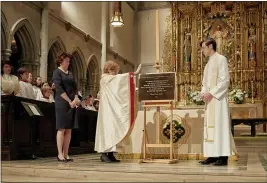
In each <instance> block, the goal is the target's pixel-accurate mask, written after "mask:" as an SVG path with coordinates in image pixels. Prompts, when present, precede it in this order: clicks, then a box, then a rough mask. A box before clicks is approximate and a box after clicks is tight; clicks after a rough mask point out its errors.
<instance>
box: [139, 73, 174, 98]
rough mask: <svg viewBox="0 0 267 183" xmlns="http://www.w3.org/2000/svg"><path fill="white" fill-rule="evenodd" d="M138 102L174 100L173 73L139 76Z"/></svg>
mask: <svg viewBox="0 0 267 183" xmlns="http://www.w3.org/2000/svg"><path fill="white" fill-rule="evenodd" d="M138 88H139V101H143V100H174V99H175V73H174V72H169V73H155V74H154V73H153V74H140V75H139V87H138Z"/></svg>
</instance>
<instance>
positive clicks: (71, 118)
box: [52, 53, 79, 162]
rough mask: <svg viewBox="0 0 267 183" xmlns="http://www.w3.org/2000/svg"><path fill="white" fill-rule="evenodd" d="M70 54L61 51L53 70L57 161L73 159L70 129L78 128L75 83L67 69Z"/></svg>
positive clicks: (77, 100)
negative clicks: (69, 153) (71, 157)
mask: <svg viewBox="0 0 267 183" xmlns="http://www.w3.org/2000/svg"><path fill="white" fill-rule="evenodd" d="M71 57H72V56H71V55H69V54H67V53H62V54H61V55H60V56H59V57H58V59H57V65H58V68H57V69H56V70H54V72H53V78H52V80H53V83H55V85H56V95H55V109H56V129H57V149H58V156H57V159H58V161H64V162H67V161H73V159H70V158H69V156H68V152H69V145H70V139H71V130H72V129H74V128H78V121H77V118H76V106H78V105H79V99H78V90H77V84H76V82H75V81H74V77H73V75H72V73H70V72H69V71H68V68H69V65H70V60H71ZM62 150H63V151H62Z"/></svg>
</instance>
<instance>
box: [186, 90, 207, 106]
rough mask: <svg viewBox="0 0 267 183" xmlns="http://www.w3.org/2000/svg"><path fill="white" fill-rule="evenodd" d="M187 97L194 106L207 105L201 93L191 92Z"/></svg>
mask: <svg viewBox="0 0 267 183" xmlns="http://www.w3.org/2000/svg"><path fill="white" fill-rule="evenodd" d="M187 97H188V99H189V100H190V101H191V102H192V103H194V104H197V105H204V104H205V102H204V101H203V99H202V97H201V95H200V92H199V91H194V92H192V91H189V92H188V94H187Z"/></svg>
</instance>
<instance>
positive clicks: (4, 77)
mask: <svg viewBox="0 0 267 183" xmlns="http://www.w3.org/2000/svg"><path fill="white" fill-rule="evenodd" d="M12 69H13V68H12V64H11V62H10V61H3V62H2V71H1V81H2V84H1V94H2V95H17V94H18V93H19V80H18V77H17V76H15V75H13V73H12Z"/></svg>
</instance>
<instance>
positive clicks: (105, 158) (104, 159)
mask: <svg viewBox="0 0 267 183" xmlns="http://www.w3.org/2000/svg"><path fill="white" fill-rule="evenodd" d="M100 160H101V161H102V162H105V163H113V161H111V159H110V158H109V157H108V155H107V153H102V155H101V157H100Z"/></svg>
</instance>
